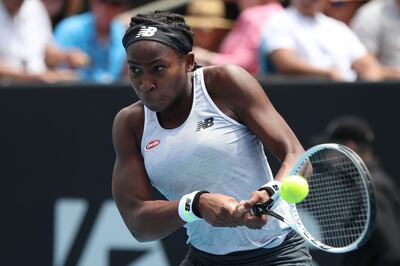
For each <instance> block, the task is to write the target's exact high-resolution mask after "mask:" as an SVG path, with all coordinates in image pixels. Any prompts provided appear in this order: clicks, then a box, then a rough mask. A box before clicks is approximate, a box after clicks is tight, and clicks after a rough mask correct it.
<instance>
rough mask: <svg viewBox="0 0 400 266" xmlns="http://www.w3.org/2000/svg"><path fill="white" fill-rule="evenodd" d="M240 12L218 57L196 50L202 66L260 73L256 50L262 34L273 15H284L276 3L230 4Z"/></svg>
mask: <svg viewBox="0 0 400 266" xmlns="http://www.w3.org/2000/svg"><path fill="white" fill-rule="evenodd" d="M230 1H235V2H237V4H238V6H239V9H240V10H241V11H240V15H239V18H238V19H237V21H236V23H235V25H234V27H233V29H232V30H231V31H230V32H229V33H228V35H227V36H226V38H225V39H224V40H223V42H222V44H221V47H220V49H219V52H218V53H213V52H211V51H208V50H205V49H201V48H199V47H195V48H194V49H193V51H194V53H195V55H196V61H197V62H198V63H199V64H201V65H217V64H236V65H239V66H241V67H243V68H244V69H246V70H247V71H249V72H250V73H251V74H253V75H256V74H258V71H259V65H258V50H259V45H260V37H261V31H262V29H263V27H264V26H265V25H266V24H267V23H268V22H269V19H270V18H271V16H272V15H275V14H276V13H278V12H282V11H283V7H282V5H281V4H280V3H279V2H278V1H276V0H251V1H249V0H230Z"/></svg>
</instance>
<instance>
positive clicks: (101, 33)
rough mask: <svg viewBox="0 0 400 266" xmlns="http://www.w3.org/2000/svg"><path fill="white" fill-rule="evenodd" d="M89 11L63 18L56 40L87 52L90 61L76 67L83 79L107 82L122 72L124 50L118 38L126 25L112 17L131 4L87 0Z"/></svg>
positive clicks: (121, 74) (57, 30) (126, 1)
mask: <svg viewBox="0 0 400 266" xmlns="http://www.w3.org/2000/svg"><path fill="white" fill-rule="evenodd" d="M89 3H90V10H91V11H90V12H86V13H83V14H80V15H76V16H71V17H69V18H66V19H64V20H62V21H61V22H60V23H59V24H58V25H57V27H56V28H55V31H54V34H55V40H56V42H57V44H58V45H59V46H60V47H62V48H64V49H79V50H81V51H83V52H84V53H86V54H87V55H88V57H89V59H90V64H89V65H88V66H87V67H85V68H82V69H79V70H78V73H79V75H80V76H81V78H82V80H84V81H89V82H100V83H110V82H115V81H118V80H120V79H121V78H122V77H123V74H124V65H125V60H126V56H125V50H124V47H123V46H122V43H121V40H122V37H123V36H124V34H125V30H126V28H125V26H124V25H123V24H122V23H121V22H119V21H114V17H115V16H116V15H118V14H120V13H122V12H124V11H126V10H128V9H130V8H131V7H132V1H131V0H90V2H89Z"/></svg>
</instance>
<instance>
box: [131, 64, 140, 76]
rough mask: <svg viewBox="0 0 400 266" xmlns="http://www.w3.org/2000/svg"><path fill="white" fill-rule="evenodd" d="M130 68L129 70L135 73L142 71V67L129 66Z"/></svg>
mask: <svg viewBox="0 0 400 266" xmlns="http://www.w3.org/2000/svg"><path fill="white" fill-rule="evenodd" d="M128 68H129V71H130V72H131V73H134V74H137V73H139V72H140V71H141V69H140V68H138V67H136V66H129V67H128Z"/></svg>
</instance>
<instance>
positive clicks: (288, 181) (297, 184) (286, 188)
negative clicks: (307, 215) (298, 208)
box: [279, 175, 308, 204]
mask: <svg viewBox="0 0 400 266" xmlns="http://www.w3.org/2000/svg"><path fill="white" fill-rule="evenodd" d="M279 194H280V195H281V197H282V199H284V200H285V201H287V202H289V203H292V204H293V203H299V202H301V201H302V200H304V199H305V198H306V197H307V195H308V183H307V180H306V179H305V178H303V177H301V176H298V175H292V176H287V177H285V178H284V179H283V181H282V184H281V187H280V189H279Z"/></svg>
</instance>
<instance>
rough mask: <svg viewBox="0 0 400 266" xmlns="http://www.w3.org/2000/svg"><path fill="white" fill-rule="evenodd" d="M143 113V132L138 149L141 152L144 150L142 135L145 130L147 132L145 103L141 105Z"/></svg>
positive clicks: (147, 115)
mask: <svg viewBox="0 0 400 266" xmlns="http://www.w3.org/2000/svg"><path fill="white" fill-rule="evenodd" d="M143 111H144V112H143V113H144V118H143V132H142V139H141V141H140V151H141V152H142V154H143V152H144V141H145V140H144V136H145V135H146V132H147V122H148V119H149V110H148V109H147V108H146V106H145V105H143Z"/></svg>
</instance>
